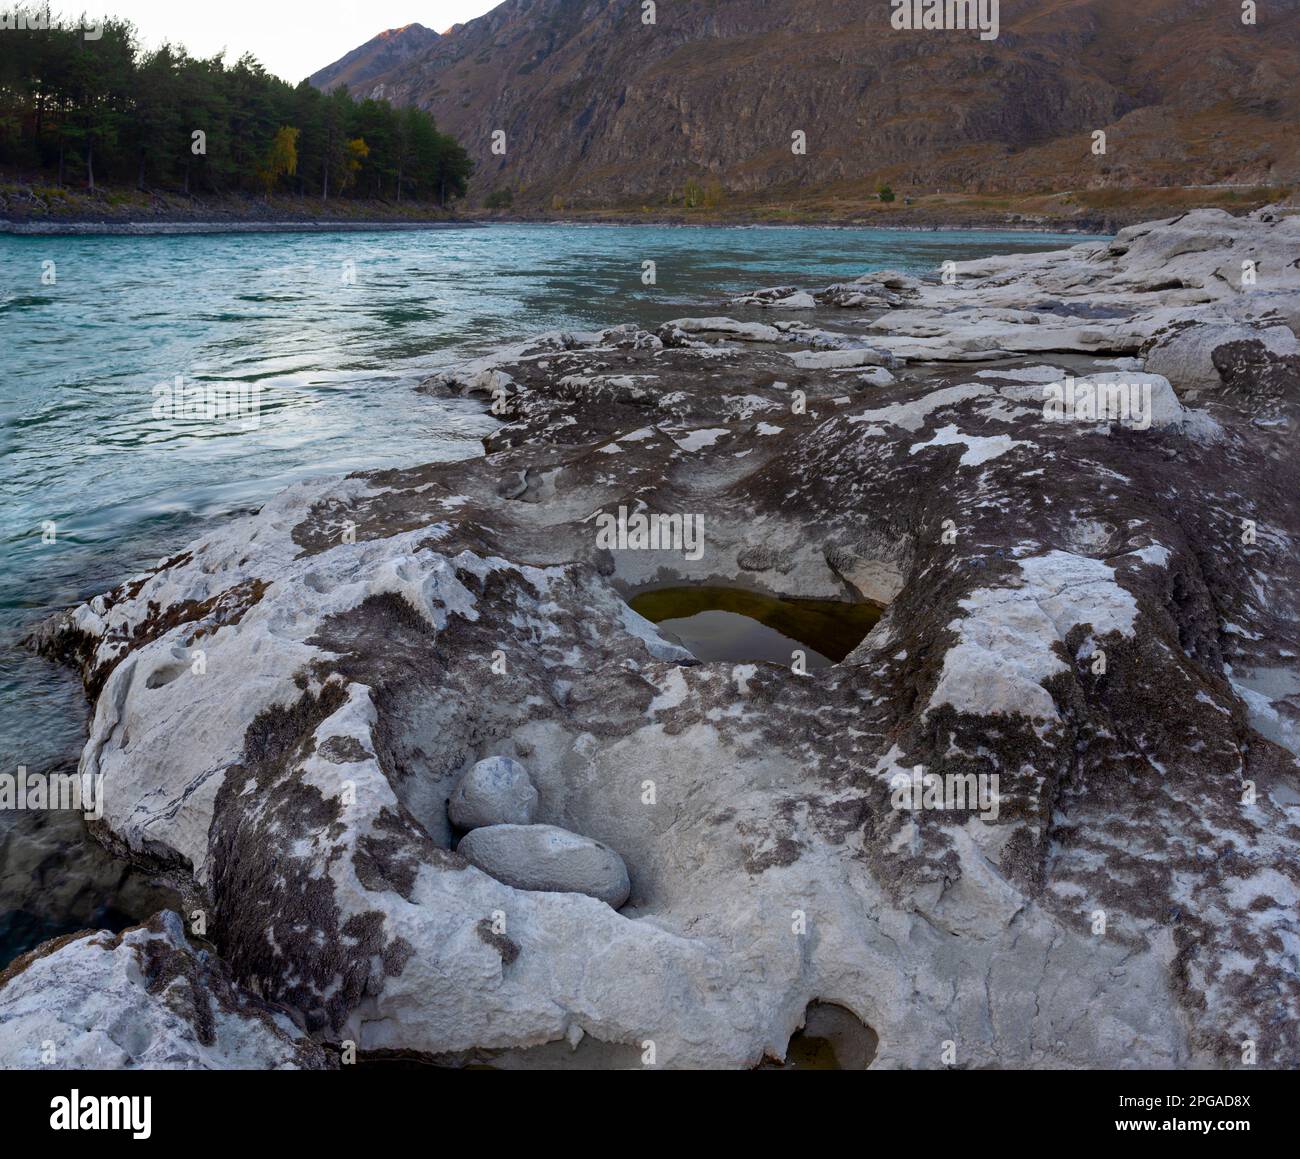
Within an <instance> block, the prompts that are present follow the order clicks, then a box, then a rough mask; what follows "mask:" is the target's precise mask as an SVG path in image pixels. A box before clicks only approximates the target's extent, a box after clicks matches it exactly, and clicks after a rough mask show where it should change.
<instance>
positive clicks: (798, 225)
mask: <svg viewBox="0 0 1300 1159" xmlns="http://www.w3.org/2000/svg"><path fill="white" fill-rule="evenodd" d="M492 225H537V226H542V225H569V226H581V227H584V228H597V227H600V226H631V227H634V228H642V229H645V228H659V229H833V230H885V231H888V232H890V233H988V232H997V233H1057V234H1078V235H1080V236H1081V237H1095V236H1105V235H1106V234H1107V233H1108V232H1109V231H1106V230H1099V229H1096V230H1095V229H1082V228H1080V227H1079V226H1077V225H1076V226H1073V227H1068V228H1062V227H1056V228H1053V227H1052V226H1049V225H1025V224H1022V223H1016V224H1012V223H1005V224H997V223H994V222H989V223H981V224H971V223H970V222H966V223H963V224H957V223H951V224H929V223H926V224H920V223H918V224H915V225H883V224H880V225H876V224H866V223H852V224H850V223H847V222H842V221H789V222H773V221H752V222H746V221H680V220H673V219H664V220H662V221H653V220H652V221H626V220H618V219H605V220H592V219H585V218H573V217H554V218H504V219H503V218H497V219H488V220H486V221H484V220H478V221H474V220H464V221H336V220H328V219H326V220H323V221H64V220H59V221H50V220H47V221H32V220H27V221H7V220H4V219H0V236H3V235H6V234H7V235H10V236H13V237H96V236H109V237H173V236H184V235H202V234H244V233H380V232H388V233H391V232H397V231H403V232H411V231H416V230H428V229H484V228H487V227H489V226H492Z"/></svg>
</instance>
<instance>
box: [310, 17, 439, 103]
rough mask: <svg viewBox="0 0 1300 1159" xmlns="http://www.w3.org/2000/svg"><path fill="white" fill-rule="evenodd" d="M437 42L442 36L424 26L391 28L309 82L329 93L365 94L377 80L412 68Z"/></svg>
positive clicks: (408, 25)
mask: <svg viewBox="0 0 1300 1159" xmlns="http://www.w3.org/2000/svg"><path fill="white" fill-rule="evenodd" d="M437 39H438V34H437V33H436V32H434V31H433V29H432V28H425V26H424V25H423V24H407V25H405V26H404V27H402V28H390V29H388V31H386V32H381V33H380V34H379V35H378V36H375V37H372V38H371V39H370V40H367V41H366V42H365V44H363V45H362V46H361V47H360V48H354V49H353V50H352V51H351V52H349V53H348V54H347V56H344V57H341V58H340V59H338V60H336V61H335V62H334V63H333V64H331V65H327V66H326V67H325V68H323V69H321V70H320V71H319V72H316V73H313V74H312V75H311V76H310V77H308V78H307V79H308V80H309V81H310V82H311V83H312V84H314V85H315V86H316V87H317V88H318V89H324V90H325V91H326V92H329V91H330V90H331V89H335V88H338V87H339V85H346V86H347V87H348V88H350V89H357V90H358V91H365V89H366V88H367V87H368V86H371V85H373V84H374V82H375V80H376V78H377V77H381V76H383V75H384V74H386V73H389V72H392V71H393V70H394V69H398V68H401V67H402V66H403V65H405V64H409V63H410V62H411V61H412V60H414V59H416V58H417V57H418V56H419V55H420V54H421V53H422V52H424V51H425V49H427V48H428V47H429V46H430V45H431V44H433V43H434V42H435V41H436V40H437Z"/></svg>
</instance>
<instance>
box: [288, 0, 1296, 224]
mask: <svg viewBox="0 0 1300 1159" xmlns="http://www.w3.org/2000/svg"><path fill="white" fill-rule="evenodd" d="M891 12H892V8H891V6H890V5H889V4H888V3H887V2H886V0H871V2H869V3H863V2H862V0H799V2H798V3H794V2H791V0H672V2H671V3H660V4H659V5H658V6H657V11H656V13H655V19H656V22H655V23H654V24H646V23H643V7H642V4H641V3H640V2H639V0H506V2H505V3H503V4H501V5H500V6H498V7H497V8H495V9H493V10H492V11H491V12H489V13H488V14H486V15H485V16H482V17H480V18H479V19H477V20H473V21H470V22H469V23H467V24H465V25H462V26H458V27H456V28H454V29H452V30H451V31H450V32H449V33H448V34H447V35H445V36H442V37H439V38H438V39H437V40H436V41H434V42H433V43H432V44H430V45H429V46H428V47H427V48H425V49H424V50H423V51H421V52H420V53H419V55H418V56H415V57H413V58H411V59H408V60H405V61H403V62H402V63H399V64H397V65H395V66H394V67H392V68H391V69H388V70H387V71H384V72H382V73H381V72H378V71H369V70H367V74H366V75H367V78H368V81H369V83H370V88H369V90H367V91H368V92H370V93H373V94H374V95H379V96H385V97H387V98H389V99H390V100H393V101H395V102H398V103H403V104H415V105H419V106H420V107H422V108H426V109H428V110H430V111H431V112H432V113H433V114H434V115H435V116H436V117H437V118H438V120H439V123H440V125H441V127H442V128H443V129H445V130H447V131H449V132H451V133H453V134H454V135H455V136H456V137H457V138H459V139H460V140H461V141H462V142H463V143H464V144H465V146H466V147H467V148H468V149H469V150H470V151H471V154H472V155H473V156H474V158H475V161H476V162H477V164H478V173H479V189H480V190H483V189H488V188H502V187H510V188H512V189H514V190H515V191H516V193H520V192H522V193H523V194H524V196H525V197H526V198H528V199H530V200H544V199H547V198H550V197H552V196H559V197H562V198H564V199H565V201H566V203H569V204H579V203H582V202H589V203H612V202H618V201H628V202H638V203H640V202H644V203H649V204H653V203H661V202H662V201H663V200H665V199H666V198H667V197H668V196H670V195H671V194H673V193H674V192H678V193H680V191H681V190H682V189H683V187H684V186H685V184H686V182H688V181H692V180H693V181H695V182H696V183H698V184H700V185H701V186H702V187H704V188H705V189H708V188H709V187H710V186H712V187H714V188H715V189H720V190H724V191H726V192H727V193H730V194H734V195H745V194H753V193H757V192H758V191H763V192H764V193H766V194H772V193H780V192H781V191H783V190H794V189H816V188H822V187H825V188H833V187H836V186H837V185H843V186H844V187H846V188H849V187H852V186H853V185H855V184H856V185H860V186H861V187H862V189H863V190H868V191H869V190H874V188H875V184H876V182H878V181H881V180H884V181H888V182H890V183H892V184H893V185H895V186H896V187H899V188H914V189H917V190H921V191H924V192H933V191H934V190H935V189H939V188H942V189H945V190H954V189H963V190H966V191H971V190H987V191H990V192H1012V193H1025V192H1031V191H1034V190H1038V189H1047V188H1051V189H1069V188H1096V187H1106V186H1124V187H1131V186H1156V185H1167V184H1213V183H1237V182H1240V183H1247V184H1258V183H1264V182H1272V183H1281V182H1286V181H1289V180H1293V179H1295V178H1296V177H1297V175H1298V174H1300V160H1298V159H1297V148H1296V145H1295V143H1294V140H1291V141H1288V140H1287V136H1288V132H1287V127H1288V125H1294V123H1295V119H1296V115H1297V112H1298V111H1300V98H1298V96H1297V92H1296V90H1295V86H1294V85H1293V84H1288V82H1287V78H1288V77H1291V78H1293V77H1294V76H1295V75H1296V73H1297V62H1298V61H1300V8H1298V7H1297V6H1296V5H1295V4H1294V3H1289V2H1288V3H1286V4H1280V3H1278V4H1273V5H1261V6H1260V8H1259V14H1258V21H1259V22H1258V24H1256V25H1254V26H1248V25H1243V24H1242V23H1241V12H1240V8H1239V7H1238V6H1237V5H1225V4H1222V3H1219V2H1217V0H1142V2H1141V3H1140V4H1135V3H1134V2H1133V0H1064V2H1062V0H1022V2H1013V0H1008V2H1007V3H1004V4H1002V5H1001V13H1000V16H1001V19H1000V31H999V35H998V37H997V39H995V40H983V39H981V38H980V36H979V34H978V32H976V31H937V30H934V31H922V30H915V31H911V30H899V29H895V28H893V27H891V22H890V16H891ZM372 43H373V42H372ZM358 51H359V52H360V51H363V50H358ZM347 59H348V58H344V61H342V62H340V64H339V65H336V66H331V68H330V69H326V70H324V73H325V74H333V73H334V72H335V70H337V69H339V68H340V66H342V65H344V64H345V62H346V61H347ZM317 75H318V77H319V76H321V75H324V74H317ZM357 75H358V76H359V74H357ZM316 79H317V78H313V80H316ZM354 91H356V90H355V89H354ZM1098 129H1101V130H1105V131H1106V133H1107V142H1106V145H1107V151H1106V154H1105V155H1104V156H1099V155H1094V154H1093V152H1092V144H1093V138H1092V134H1093V132H1094V131H1095V130H1098ZM497 130H503V131H504V132H505V134H506V152H505V154H504V155H499V154H494V153H493V152H492V134H493V132H494V131H497ZM796 131H802V132H803V133H804V134H806V138H807V151H806V154H797V153H795V152H794V151H793V149H792V143H793V134H794V133H795V132H796ZM1291 136H1292V138H1294V134H1291Z"/></svg>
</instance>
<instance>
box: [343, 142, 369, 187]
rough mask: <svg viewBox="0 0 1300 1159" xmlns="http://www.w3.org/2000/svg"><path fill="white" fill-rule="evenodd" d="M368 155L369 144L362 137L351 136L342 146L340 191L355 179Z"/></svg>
mask: <svg viewBox="0 0 1300 1159" xmlns="http://www.w3.org/2000/svg"><path fill="white" fill-rule="evenodd" d="M369 156H370V146H369V145H367V144H366V140H365V138H364V137H353V138H352V140H351V141H349V142H348V143H347V144H346V145H345V146H344V154H343V180H342V181H341V182H339V192H340V193H341V192H342V191H343V190H345V189H347V188H348V186H350V185H351V184H352V183H353V182H354V181H356V179H357V174H358V173H360V172H361V163H362V162H363V161H364V160H365V159H366V158H367V157H369Z"/></svg>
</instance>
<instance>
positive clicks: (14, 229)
mask: <svg viewBox="0 0 1300 1159" xmlns="http://www.w3.org/2000/svg"><path fill="white" fill-rule="evenodd" d="M482 225H483V223H482V222H478V221H334V220H329V219H324V220H321V221H64V220H57V221H55V220H47V221H33V220H31V219H28V220H26V221H7V220H2V219H0V234H10V235H13V236H18V237H87V236H94V235H110V236H126V237H154V236H164V237H165V236H171V235H180V234H214V233H216V234H220V233H375V232H380V231H385V232H392V231H396V230H408V231H409V230H424V229H478V228H481V227H482Z"/></svg>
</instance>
